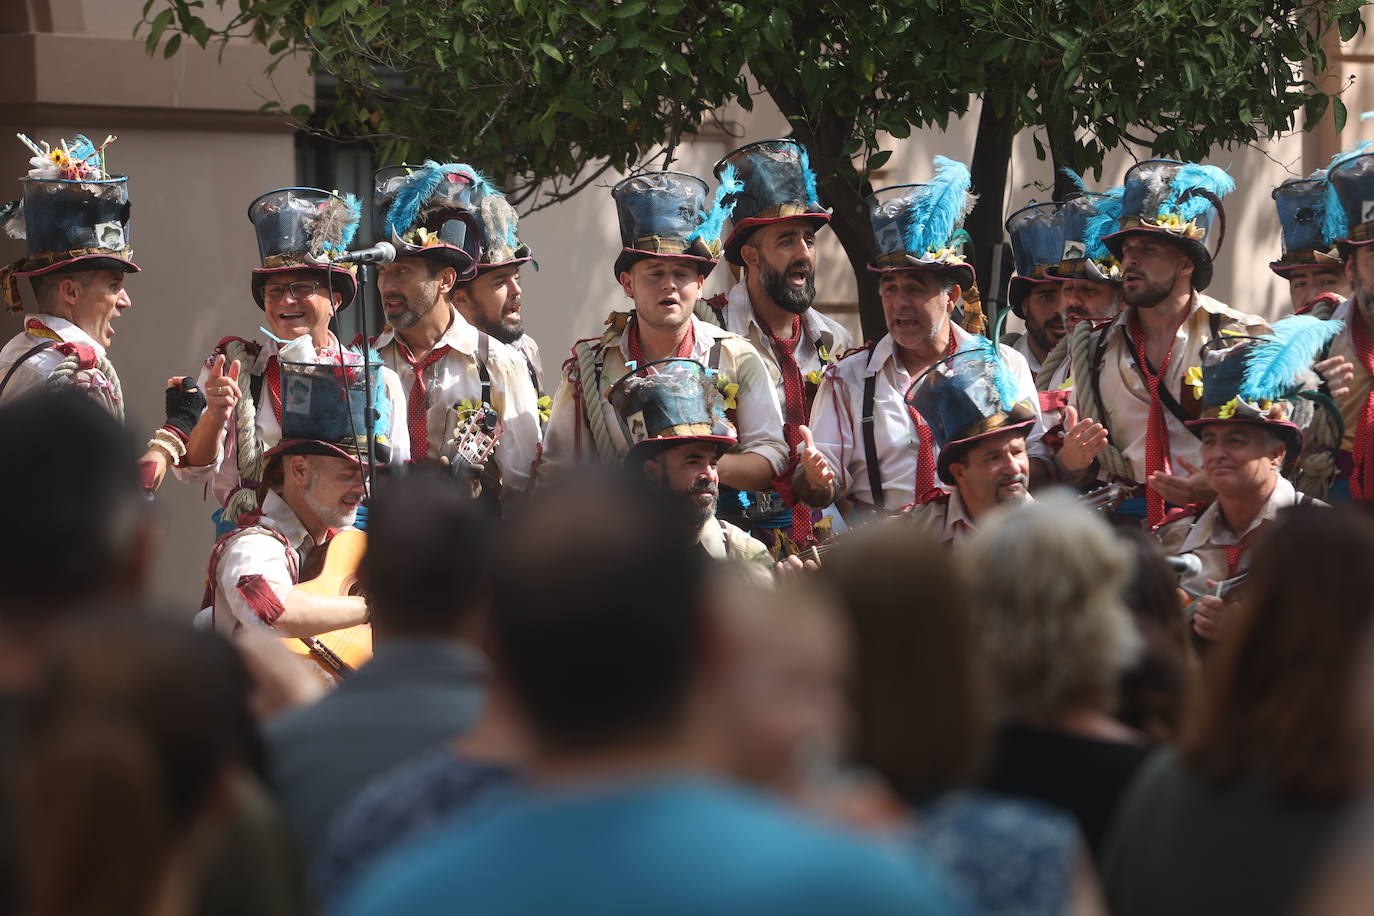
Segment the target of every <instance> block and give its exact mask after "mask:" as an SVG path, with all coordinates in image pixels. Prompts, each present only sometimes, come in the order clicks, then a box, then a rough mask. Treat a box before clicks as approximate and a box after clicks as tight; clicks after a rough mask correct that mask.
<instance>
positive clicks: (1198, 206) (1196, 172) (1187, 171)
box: [1159, 162, 1236, 223]
mask: <svg viewBox="0 0 1374 916" xmlns="http://www.w3.org/2000/svg"><path fill="white" fill-rule="evenodd" d="M1190 188H1200V189H1201V190H1204V191H1211V192H1212V193H1213V194H1215V195H1216V196H1217V197H1218V198H1221V197H1225V196H1226V195H1227V194H1230V193H1231V192H1232V191H1234V190H1235V189H1236V183H1235V182H1234V181H1233V180H1232V179H1231V176H1230V175H1227V174H1226V172H1225V171H1223V170H1222V169H1219V168H1217V167H1216V166H1215V165H1199V164H1198V163H1196V162H1189V163H1187V164H1185V165H1182V166H1180V167H1179V170H1178V171H1177V172H1175V173H1174V180H1173V181H1171V182H1169V196H1168V197H1167V198H1165V199H1164V202H1163V203H1162V204H1161V205H1160V207H1159V212H1160V213H1174V214H1176V215H1177V216H1178V218H1179V219H1180V220H1182V221H1183V222H1185V223H1186V222H1189V221H1191V220H1195V219H1197V218H1198V217H1199V216H1201V215H1202V214H1204V213H1206V212H1207V211H1208V210H1209V209H1210V208H1211V207H1212V206H1213V203H1212V202H1211V201H1210V200H1208V199H1207V198H1206V197H1203V196H1201V195H1198V194H1194V195H1191V196H1189V197H1188V199H1186V200H1183V201H1182V203H1180V202H1179V201H1180V198H1181V197H1182V196H1183V194H1184V193H1185V192H1186V191H1188V190H1189V189H1190Z"/></svg>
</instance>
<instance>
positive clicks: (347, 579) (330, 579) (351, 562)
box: [282, 528, 372, 679]
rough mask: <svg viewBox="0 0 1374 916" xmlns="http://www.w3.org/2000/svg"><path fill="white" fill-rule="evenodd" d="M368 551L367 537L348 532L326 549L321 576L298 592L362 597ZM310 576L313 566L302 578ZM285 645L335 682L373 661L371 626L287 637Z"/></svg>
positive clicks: (357, 532) (305, 582)
mask: <svg viewBox="0 0 1374 916" xmlns="http://www.w3.org/2000/svg"><path fill="white" fill-rule="evenodd" d="M366 551H367V535H366V534H365V533H363V532H361V531H359V530H357V529H356V528H345V529H344V530H342V531H340V532H339V533H338V534H336V535H334V537H332V538H330V539H329V542H328V543H327V544H325V545H324V549H323V551H321V552H320V553H322V555H323V563H322V564H321V566H320V569H319V572H318V573H315V574H314V575H313V577H312V578H310V579H307V580H306V581H303V582H300V583H298V584H297V585H296V588H298V589H300V590H301V591H303V592H308V593H309V594H312V595H319V596H321V597H326V598H337V597H342V596H346V595H357V594H360V591H359V589H358V565H359V563H361V562H362V559H363V554H364V553H365V552H366ZM316 556H319V554H316ZM312 559H314V557H312ZM310 573H314V569H313V564H310V565H307V567H306V568H303V569H302V570H301V574H302V575H303V576H304V575H308V574H310ZM282 641H283V642H284V643H285V644H286V647H287V648H288V649H290V650H291V651H292V652H294V653H295V654H297V655H302V656H305V657H306V658H308V659H310V660H311V661H312V662H314V663H315V664H317V665H319V666H320V668H322V669H323V670H324V673H325V674H326V675H328V676H330V677H331V678H335V679H338V678H342V677H344V676H346V675H348V674H349V673H351V672H352V671H354V670H355V669H357V668H358V667H360V666H361V665H363V664H365V663H366V662H367V661H368V659H370V658H372V625H371V624H367V623H360V624H357V625H355V626H351V627H341V628H340V629H337V630H330V631H329V632H328V633H320V634H319V635H318V636H301V637H296V636H292V637H287V638H285V639H283V640H282Z"/></svg>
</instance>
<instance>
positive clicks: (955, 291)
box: [945, 283, 964, 315]
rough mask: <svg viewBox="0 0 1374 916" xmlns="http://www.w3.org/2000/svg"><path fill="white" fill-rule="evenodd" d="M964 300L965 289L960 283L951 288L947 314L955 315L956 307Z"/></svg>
mask: <svg viewBox="0 0 1374 916" xmlns="http://www.w3.org/2000/svg"><path fill="white" fill-rule="evenodd" d="M963 298H964V288H963V287H962V286H960V285H959V284H958V283H956V284H954V285H953V286H951V287H950V288H949V301H948V302H946V303H945V314H946V315H951V314H953V313H954V307H955V306H956V305H958V304H959V302H960V301H961V300H962V299H963Z"/></svg>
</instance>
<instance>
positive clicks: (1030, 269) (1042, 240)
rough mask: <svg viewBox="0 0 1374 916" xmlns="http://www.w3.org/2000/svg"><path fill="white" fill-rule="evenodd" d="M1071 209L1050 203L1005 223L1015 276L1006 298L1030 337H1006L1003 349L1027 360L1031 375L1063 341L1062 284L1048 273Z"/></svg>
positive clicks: (1059, 250)
mask: <svg viewBox="0 0 1374 916" xmlns="http://www.w3.org/2000/svg"><path fill="white" fill-rule="evenodd" d="M1067 206H1068V205H1067V204H1065V203H1063V202H1061V201H1050V202H1048V203H1043V204H1031V205H1030V206H1028V207H1022V208H1021V209H1020V210H1017V211H1016V212H1015V213H1013V214H1012V215H1011V216H1010V217H1009V218H1008V219H1007V226H1006V228H1007V235H1008V236H1009V237H1010V239H1011V253H1012V258H1013V259H1014V260H1015V261H1016V276H1014V277H1012V278H1011V288H1010V290H1009V291H1008V294H1007V298H1008V299H1009V300H1010V301H1011V311H1012V314H1013V315H1015V316H1016V317H1017V318H1020V319H1021V320H1022V321H1024V322H1025V323H1026V332H1025V333H1024V334H1020V335H1013V334H1006V335H1004V336H1003V337H1002V343H1005V344H1009V345H1011V348H1012V349H1013V350H1015V351H1016V352H1017V353H1020V354H1021V355H1022V356H1024V357H1025V358H1026V363H1027V365H1029V366H1030V371H1031V375H1033V376H1038V375H1039V374H1040V367H1041V364H1042V363H1043V362H1044V360H1045V357H1046V356H1048V355H1049V353H1050V351H1051V350H1053V349H1054V348H1055V345H1056V344H1058V343H1059V341H1060V340H1061V339H1062V338H1063V337H1064V317H1063V315H1062V314H1060V301H1061V300H1060V287H1061V281H1060V280H1059V279H1058V278H1057V277H1054V276H1052V275H1051V274H1050V273H1049V268H1050V267H1052V266H1054V265H1056V264H1058V263H1059V258H1060V256H1061V255H1062V254H1063V251H1064V225H1063V223H1064V215H1065V211H1066V209H1067Z"/></svg>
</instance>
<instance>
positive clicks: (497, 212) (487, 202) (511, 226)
mask: <svg viewBox="0 0 1374 916" xmlns="http://www.w3.org/2000/svg"><path fill="white" fill-rule="evenodd" d="M473 172H474V174H475V175H477V178H478V199H477V211H476V216H477V221H478V224H479V225H480V226H481V227H482V260H481V261H480V262H479V263H478V264H477V272H478V273H485V272H486V271H489V270H497V269H499V268H502V267H510V266H511V265H513V264H525V263H527V262H529V261H531V260H533V255H532V254H531V253H530V246H528V245H526V244H525V243H524V242H522V241H521V240H520V237H519V236H518V235H517V230H518V229H519V227H520V215H519V214H518V213H516V212H515V208H514V207H512V206H511V204H510V201H508V200H506V195H504V194H502V193H501V192H500V191H498V190H497V189H496V187H495V186H494V185H492V183H491V182H490V181H488V180H487V178H486V176H484V175H483V174H482V173H481V172H478V171H476V170H475V169H474V170H473ZM538 266H539V265H538V264H536V265H535V267H536V268H537V267H538Z"/></svg>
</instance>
